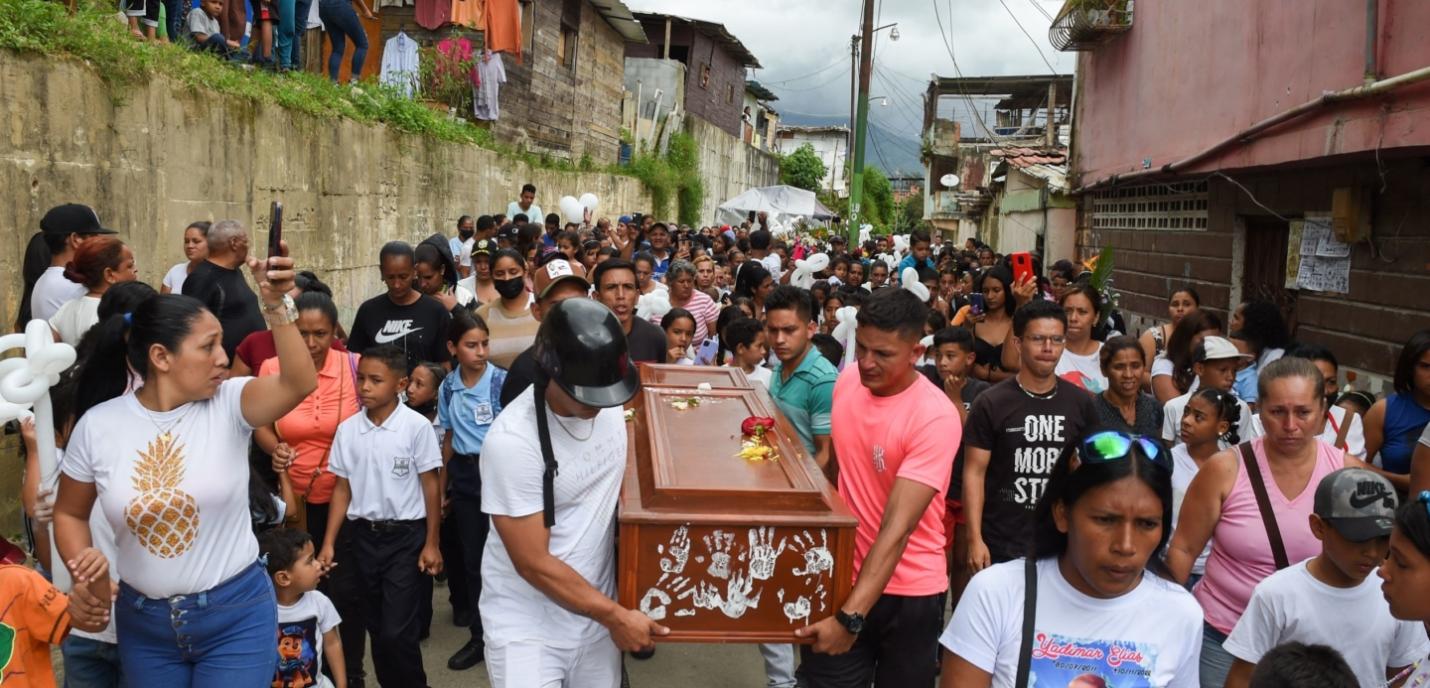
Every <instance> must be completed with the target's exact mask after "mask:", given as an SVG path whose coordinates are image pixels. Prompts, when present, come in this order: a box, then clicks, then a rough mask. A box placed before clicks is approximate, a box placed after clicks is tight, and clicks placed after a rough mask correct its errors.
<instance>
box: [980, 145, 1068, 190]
mask: <svg viewBox="0 0 1430 688" xmlns="http://www.w3.org/2000/svg"><path fill="white" fill-rule="evenodd" d="M988 155H989V156H991V157H993V158H995V159H998V160H1001V161H1002V162H1004V163H1007V164H1008V165H1009V166H1010V167H1014V168H1017V169H1018V170H1021V171H1022V172H1024V173H1026V174H1028V175H1030V176H1032V177H1036V178H1038V179H1041V180H1043V181H1044V182H1046V183H1047V185H1048V189H1049V190H1051V191H1055V192H1058V193H1066V192H1067V190H1068V180H1067V177H1068V151H1067V149H1066V148H1063V147H1061V146H1060V147H1057V148H1018V147H1007V148H994V149H993V150H990V151H988Z"/></svg>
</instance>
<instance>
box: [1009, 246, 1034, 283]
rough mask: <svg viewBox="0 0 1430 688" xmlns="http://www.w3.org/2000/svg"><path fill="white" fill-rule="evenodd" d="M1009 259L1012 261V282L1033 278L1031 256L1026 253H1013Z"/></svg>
mask: <svg viewBox="0 0 1430 688" xmlns="http://www.w3.org/2000/svg"><path fill="white" fill-rule="evenodd" d="M1010 258H1011V259H1012V261H1013V282H1014V283H1018V282H1022V281H1023V280H1024V276H1025V275H1026V276H1027V277H1032V276H1033V256H1032V255H1031V254H1028V253H1014V254H1013V255H1012V256H1010Z"/></svg>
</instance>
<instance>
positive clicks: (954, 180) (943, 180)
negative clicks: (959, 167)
mask: <svg viewBox="0 0 1430 688" xmlns="http://www.w3.org/2000/svg"><path fill="white" fill-rule="evenodd" d="M938 183H940V184H943V186H944V188H946V189H952V188H954V187H956V186H958V175H956V174H945V175H943V176H942V177H939V178H938Z"/></svg>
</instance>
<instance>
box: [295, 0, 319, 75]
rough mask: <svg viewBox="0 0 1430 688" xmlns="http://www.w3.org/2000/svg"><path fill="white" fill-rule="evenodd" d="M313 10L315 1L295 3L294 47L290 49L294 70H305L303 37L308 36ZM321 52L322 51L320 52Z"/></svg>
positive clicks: (298, 1) (308, 0) (297, 0)
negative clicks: (309, 19)
mask: <svg viewBox="0 0 1430 688" xmlns="http://www.w3.org/2000/svg"><path fill="white" fill-rule="evenodd" d="M312 9H313V0H296V1H295V2H294V3H293V15H294V16H295V17H296V19H295V20H294V22H295V23H294V24H293V47H292V48H290V49H289V54H290V56H291V58H292V61H291V62H290V64H292V65H293V69H302V68H303V36H306V35H307V34H308V12H309V11H310V10H312ZM320 52H321V51H320Z"/></svg>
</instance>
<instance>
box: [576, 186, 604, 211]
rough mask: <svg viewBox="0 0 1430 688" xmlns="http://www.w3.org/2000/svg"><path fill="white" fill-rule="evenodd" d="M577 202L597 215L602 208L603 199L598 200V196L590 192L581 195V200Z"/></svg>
mask: <svg viewBox="0 0 1430 688" xmlns="http://www.w3.org/2000/svg"><path fill="white" fill-rule="evenodd" d="M577 200H578V202H579V203H580V204H581V207H582V208H585V209H586V210H589V211H591V214H592V215H595V214H596V209H597V208H599V207H601V199H599V198H597V197H596V194H593V193H591V192H589V191H587V192H586V193H583V194H581V198H579V199H577Z"/></svg>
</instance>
